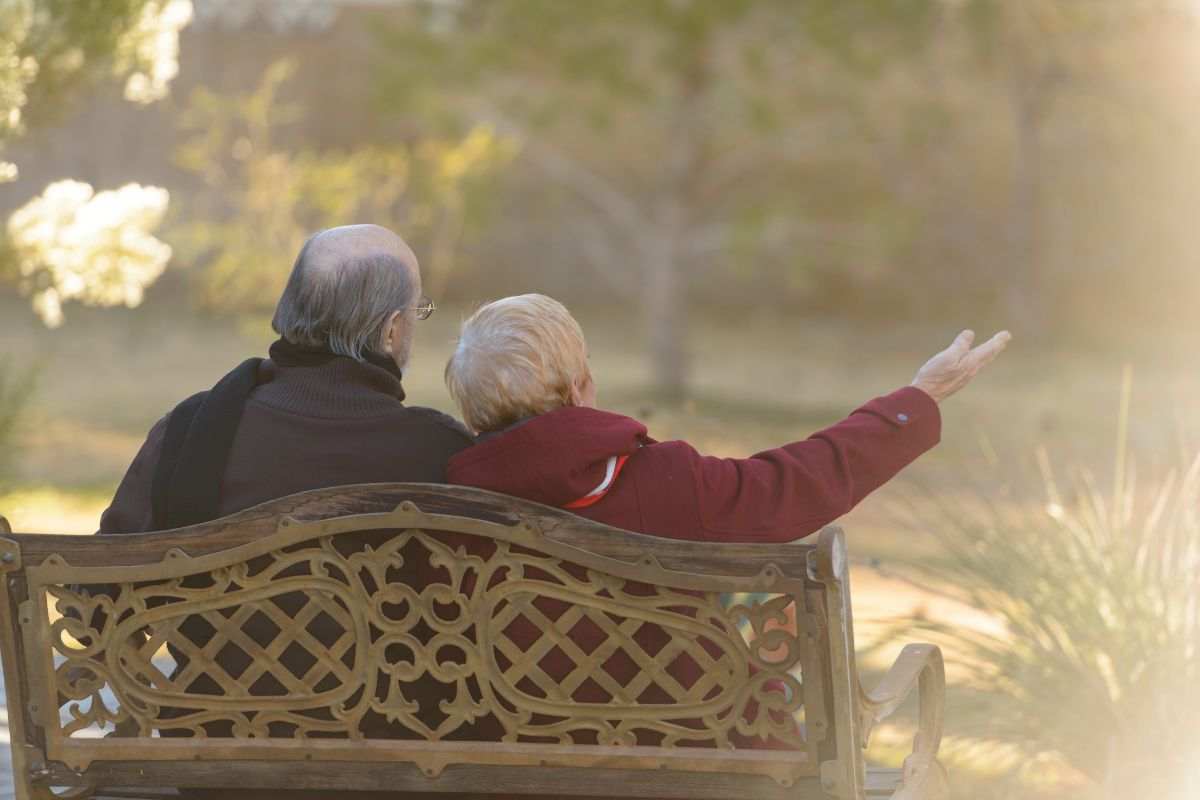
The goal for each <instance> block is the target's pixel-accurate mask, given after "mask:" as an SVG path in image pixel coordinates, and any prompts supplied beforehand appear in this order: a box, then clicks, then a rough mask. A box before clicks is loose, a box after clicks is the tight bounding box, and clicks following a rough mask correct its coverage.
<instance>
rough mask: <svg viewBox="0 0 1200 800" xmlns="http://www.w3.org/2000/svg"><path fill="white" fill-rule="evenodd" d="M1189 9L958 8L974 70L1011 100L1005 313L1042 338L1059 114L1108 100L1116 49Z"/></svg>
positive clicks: (1158, 1)
mask: <svg viewBox="0 0 1200 800" xmlns="http://www.w3.org/2000/svg"><path fill="white" fill-rule="evenodd" d="M1191 5H1192V6H1193V7H1191V8H1189V6H1188V3H1187V2H1181V1H1180V0H1141V2H1137V3H1132V2H1129V0H1088V2H1077V0H968V2H966V3H964V4H962V5H961V7H960V13H961V14H962V15H963V16H962V19H963V21H964V22H965V23H966V26H967V30H968V32H969V34H970V36H971V41H972V42H973V44H974V63H975V65H976V66H977V67H979V68H982V70H983V71H984V72H985V73H987V74H990V75H991V76H992V77H994V78H995V79H996V80H997V81H998V82H999V83H1000V85H1001V87H1002V90H1003V94H1004V96H1005V98H1006V104H1007V112H1006V113H1007V116H1008V125H1009V126H1010V129H1011V142H1012V150H1011V162H1010V168H1011V176H1010V177H1011V180H1010V184H1009V200H1008V203H1007V219H1006V220H1005V228H1006V231H1005V239H1006V242H1007V260H1008V265H1009V267H1008V269H1009V272H1008V278H1009V279H1008V280H1007V281H1006V289H1005V292H1004V306H1005V312H1006V313H1007V315H1008V316H1009V318H1010V319H1011V321H1012V324H1013V325H1015V326H1017V327H1018V328H1021V329H1024V330H1027V331H1029V332H1031V333H1035V334H1041V333H1047V332H1049V330H1050V329H1051V328H1052V327H1053V324H1054V322H1055V320H1054V316H1055V314H1054V309H1055V306H1056V305H1057V303H1056V298H1055V297H1054V292H1053V289H1052V285H1051V282H1050V281H1049V277H1050V272H1051V270H1050V264H1049V261H1048V259H1047V256H1046V234H1045V231H1044V229H1045V226H1046V221H1047V218H1048V217H1049V214H1048V209H1047V204H1046V194H1047V188H1048V184H1049V181H1050V176H1049V175H1048V166H1049V164H1048V159H1047V155H1046V152H1045V146H1046V139H1047V134H1048V131H1049V129H1050V127H1051V125H1052V123H1053V121H1054V114H1055V111H1056V107H1057V106H1058V105H1060V103H1061V101H1062V99H1063V96H1064V95H1066V94H1069V93H1075V94H1091V95H1108V96H1109V97H1110V98H1111V97H1112V95H1113V93H1114V91H1117V90H1118V89H1117V87H1118V83H1117V82H1116V81H1115V80H1114V78H1115V74H1116V73H1117V72H1119V69H1120V66H1121V64H1120V62H1119V60H1118V59H1119V54H1120V45H1121V44H1122V42H1123V40H1127V39H1129V38H1130V37H1129V35H1130V32H1131V30H1132V29H1133V28H1134V27H1135V26H1139V25H1145V24H1147V23H1156V24H1157V23H1161V22H1162V21H1163V19H1164V14H1165V13H1166V14H1170V13H1177V14H1182V13H1184V12H1187V13H1194V11H1195V9H1194V3H1193V4H1191ZM1180 18H1181V17H1180ZM1090 133H1091V135H1090V137H1089V138H1090V140H1091V141H1090V142H1089V144H1091V145H1093V146H1095V145H1100V144H1102V138H1103V133H1101V132H1097V131H1092V132H1090ZM1093 157H1095V153H1093Z"/></svg>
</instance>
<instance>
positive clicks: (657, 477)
mask: <svg viewBox="0 0 1200 800" xmlns="http://www.w3.org/2000/svg"><path fill="white" fill-rule="evenodd" d="M940 432H941V416H940V414H939V412H938V407H937V404H936V403H935V402H934V401H933V400H932V399H931V398H930V397H929V396H928V395H927V394H925V393H924V392H922V391H921V390H919V389H914V388H906V389H901V390H900V391H898V392H894V393H893V394H890V395H888V396H887V397H881V398H879V399H877V400H872V401H871V402H870V403H868V404H867V405H865V406H863V407H862V408H860V409H858V410H857V411H855V412H854V413H853V414H851V415H850V416H849V417H847V418H846V419H845V420H843V421H841V422H839V423H838V424H837V425H834V426H833V427H831V428H826V429H825V430H823V431H821V432H820V433H817V434H815V435H813V436H812V437H810V438H808V439H805V440H804V441H800V442H794V443H792V444H788V445H784V446H783V447H779V448H776V449H774V450H767V451H764V452H762V453H759V454H757V455H755V456H751V457H750V458H746V459H736V458H713V457H711V456H703V455H701V454H700V453H698V452H696V450H695V448H693V447H692V446H691V445H689V444H687V443H686V442H661V443H660V442H656V441H654V440H653V439H651V438H650V437H649V436H647V435H646V426H644V425H642V424H641V423H640V422H637V421H636V420H632V419H630V418H629V417H624V416H621V415H620V414H613V413H610V412H607V411H598V410H596V409H591V408H575V407H572V408H561V409H558V410H556V411H552V412H550V413H548V414H543V415H541V416H538V417H534V418H532V419H529V420H526V421H524V422H522V423H518V424H517V425H515V426H513V427H510V428H508V429H507V430H504V431H501V432H499V433H495V434H491V435H485V436H483V437H480V439H479V441H478V442H477V443H476V444H475V446H473V447H469V448H467V449H466V450H462V451H460V452H459V453H457V454H455V455H454V456H452V457H451V459H450V463H449V465H448V467H447V473H446V474H447V476H448V478H449V480H450V482H451V483H459V484H466V485H469V486H478V487H480V488H483V489H491V490H493V491H498V492H504V493H505V494H511V495H515V496H517V497H523V498H526V499H528V500H535V501H537V502H539V503H544V504H546V505H550V506H557V507H560V508H566V507H568V506H572V507H573V508H572V510H574V511H576V513H578V514H581V515H582V516H585V517H588V518H590V519H594V520H597V521H599V522H604V523H607V524H609V525H615V526H617V527H620V528H625V529H627V530H632V531H637V532H640V533H651V534H655V535H658V536H666V537H671V538H675V539H693V540H700V541H727V542H785V541H790V540H792V539H799V538H800V537H802V536H807V535H808V534H810V533H813V532H814V531H817V530H819V529H820V528H822V527H823V526H824V525H826V524H828V523H829V522H832V521H833V520H835V519H837V518H838V517H840V516H842V515H843V514H845V513H846V512H847V511H849V510H850V509H851V508H853V507H854V506H855V505H856V504H857V503H858V502H859V501H860V500H862V499H863V498H864V497H866V496H867V495H868V494H870V493H871V492H872V491H874V490H875V489H877V488H878V487H879V486H881V485H883V484H884V483H886V482H887V481H888V480H889V479H891V478H892V477H893V476H895V474H896V473H897V472H899V471H900V470H901V469H903V468H904V467H905V466H907V465H908V464H909V463H911V462H912V461H913V460H914V459H915V458H917V457H918V456H919V455H921V454H922V453H924V452H925V451H926V450H929V449H930V448H931V447H933V446H934V445H935V444H937V442H938V438H939V435H940ZM618 465H621V466H620V469H618V468H617V467H618ZM585 498H586V500H585ZM581 502H582V503H583V504H584V505H583V507H579V506H580V505H581ZM535 602H536V604H537V606H538V608H539V609H540V610H541V611H542V612H543V613H545V614H547V616H548V617H549V618H550V619H557V614H555V613H554V612H553V609H552V604H551V603H550V602H548V601H547V600H546V599H545V598H540V599H539V601H535ZM558 613H561V610H560V611H559V612H558ZM509 635H510V636H511V637H512V638H513V641H514V642H516V643H517V644H519V645H520V646H522V647H523V648H530V647H532V646H533V645H534V643H535V642H537V640H538V639H539V638H540V637H541V636H542V635H543V632H542V631H541V630H539V629H537V628H535V627H534V626H532V625H531V624H525V625H524V626H523V627H521V628H520V629H510V630H509ZM570 635H571V639H572V640H573V641H574V642H576V643H577V644H579V645H580V648H581V649H582V650H583V651H584V652H586V653H591V652H594V651H595V650H596V649H597V647H598V646H599V645H600V644H601V641H600V638H601V637H600V636H598V635H597V634H596V633H595V632H593V633H588V632H582V633H581V632H580V631H579V630H574V631H572V632H571V634H570ZM664 636H665V634H664V633H663V632H662V631H661V629H659V628H657V626H654V625H643V626H641V627H640V628H639V629H638V630H637V633H636V634H635V636H634V639H635V641H637V643H638V645H639V646H640V647H641V648H642V649H643V650H644V651H645V652H647V653H654V652H658V650H659V649H660V648H661V647H662V639H663V637H664ZM656 640H657V642H656ZM714 655H716V654H714ZM538 666H539V667H540V668H541V669H542V671H544V672H545V673H546V674H549V675H563V674H566V673H567V672H569V671H570V670H571V669H572V668H573V666H574V662H572V661H571V660H570V659H569V658H568V657H567V656H566V655H564V654H563V653H562V651H561V650H560V649H559V648H557V647H556V648H554V649H553V650H551V651H550V652H549V653H548V654H547V655H546V656H545V657H544V658H543V659H542V660H541V661H539V662H538ZM667 667H668V672H669V674H670V675H671V676H672V677H673V678H674V679H675V680H676V681H677V682H678V683H679V684H680V685H682V686H685V687H690V686H692V685H693V684H694V683H695V682H696V680H698V679H699V677H700V673H699V668H698V667H697V665H696V663H695V662H694V661H675V662H672V663H671V664H669V665H667ZM603 669H606V670H610V667H609V666H608V665H607V664H606V665H605V666H604V667H603ZM636 672H637V670H636V665H634V664H633V663H632V662H629V663H628V664H627V665H617V666H616V667H613V668H611V671H609V674H610V675H611V677H612V678H613V679H615V680H616V681H618V682H619V683H620V684H621V685H622V686H626V685H629V683H630V681H631V680H632V679H633V678H634V676H635V675H636ZM778 691H780V692H783V691H784V690H783V689H782V688H780V689H778ZM572 697H573V698H574V699H575V700H576V701H577V702H583V703H602V704H603V703H608V702H610V701H611V700H612V698H611V696H610V695H609V694H608V693H607V692H606V691H605V690H603V689H601V688H600V687H599V686H598V685H596V684H594V683H593V682H585V683H584V684H582V685H580V687H579V688H578V690H576V692H575V693H574V694H573V695H572ZM664 700H665V698H658V699H649V700H647V701H646V702H663V701H664ZM755 709H756V706H752V707H749V708H747V710H746V713H747V714H748V716H751V717H752V716H753V715H754V714H755V713H756V712H755ZM637 739H638V743H639V744H653V743H654V739H653V737H652V736H649V737H648V736H644V735H643V734H641V733H640V732H639V734H638V737H637ZM734 740H735V742H736V745H737V746H738V747H751V748H760V747H765V748H770V749H777V748H780V747H786V745H785V744H783V743H782V742H780V741H778V740H776V739H774V738H772V739H769V740H767V741H762V740H759V739H752V740H751V739H747V738H746V737H743V736H741V735H737V736H735V737H734Z"/></svg>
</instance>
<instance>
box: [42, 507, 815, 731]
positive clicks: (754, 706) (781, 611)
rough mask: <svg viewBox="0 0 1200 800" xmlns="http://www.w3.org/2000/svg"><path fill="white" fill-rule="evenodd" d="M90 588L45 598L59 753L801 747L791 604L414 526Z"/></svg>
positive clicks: (798, 651)
mask: <svg viewBox="0 0 1200 800" xmlns="http://www.w3.org/2000/svg"><path fill="white" fill-rule="evenodd" d="M87 588H89V587H84V588H82V589H81V588H79V587H69V586H65V585H51V586H47V587H46V591H47V592H48V594H49V595H50V600H51V602H50V605H51V607H52V609H53V610H55V611H57V613H58V614H61V616H60V617H59V618H58V619H55V620H53V621H52V622H51V623H50V628H49V630H50V646H51V648H52V651H53V657H54V662H55V665H56V670H55V675H54V683H55V688H56V690H57V692H58V695H59V697H60V705H61V709H60V711H61V719H62V725H61V728H60V729H59V730H58V731H57V735H59V736H62V737H72V736H79V735H86V732H87V731H88V730H89V729H91V730H94V729H95V728H96V727H100V728H104V727H106V726H108V725H111V724H119V725H121V726H122V730H123V731H124V732H126V733H133V732H136V735H139V736H152V735H158V734H157V733H156V732H161V735H164V736H166V735H185V736H194V737H201V738H211V737H228V736H232V737H238V738H258V737H267V736H294V737H334V738H344V739H363V738H385V737H387V738H391V737H400V738H416V739H423V740H431V741H433V740H444V739H448V738H451V739H463V740H485V741H486V740H491V739H496V738H499V739H502V740H504V741H510V742H518V741H520V742H547V743H563V744H571V743H578V744H592V743H598V744H621V745H633V744H655V745H662V746H668V747H669V746H682V745H690V746H716V747H738V746H747V745H749V744H750V742H751V741H752V740H759V741H762V740H767V739H769V740H772V741H773V742H775V743H776V744H777V745H780V746H789V747H803V746H804V745H805V742H804V728H803V725H802V724H800V723H798V722H797V720H799V719H802V714H803V691H802V689H803V687H802V683H801V672H800V668H801V665H802V662H803V655H804V646H803V637H804V632H803V631H801V632H800V634H799V636H798V635H797V634H796V632H795V631H794V630H792V629H790V628H788V627H787V626H785V625H784V624H783V623H784V622H785V621H786V619H787V617H788V611H789V605H790V604H792V603H794V602H795V598H793V597H792V596H790V595H768V596H766V600H765V601H762V602H757V603H752V604H750V605H738V606H735V607H733V608H727V607H726V606H725V605H723V603H722V600H721V596H720V595H719V594H718V593H715V592H709V593H701V592H694V591H684V590H677V589H671V588H665V587H661V586H660V587H650V586H647V585H645V584H638V583H634V582H629V581H626V580H625V579H623V578H618V577H614V576H611V575H607V574H603V573H601V572H598V571H595V570H593V569H588V568H585V567H581V566H578V565H574V564H571V563H567V562H564V561H562V560H560V559H558V558H554V557H551V556H548V555H545V554H542V553H539V552H536V551H534V550H532V549H529V548H526V547H522V546H519V545H516V544H510V543H508V542H505V541H500V540H494V539H490V538H487V537H482V536H478V537H477V536H473V535H469V534H458V533H455V534H446V533H430V532H426V531H422V530H418V529H409V530H401V531H375V532H368V533H365V534H354V535H352V536H346V535H330V536H321V537H318V538H314V539H310V540H307V541H302V542H299V543H297V544H293V545H290V546H288V547H284V548H282V549H279V550H275V551H272V552H270V553H269V554H268V555H265V556H261V557H258V558H254V559H251V560H250V561H248V562H245V563H240V564H235V565H233V566H228V567H222V568H219V569H214V570H211V571H208V572H203V573H197V574H192V575H188V576H186V577H181V578H173V579H168V580H152V581H145V582H140V583H132V582H130V583H122V584H117V585H115V586H110V587H105V590H104V592H103V593H101V592H100V591H99V589H100V588H101V587H90V589H91V590H90V591H87V590H86V589H87ZM52 614H53V611H52ZM745 632H749V635H746V633H745ZM167 653H169V654H170V657H167Z"/></svg>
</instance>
